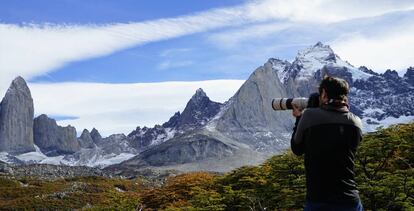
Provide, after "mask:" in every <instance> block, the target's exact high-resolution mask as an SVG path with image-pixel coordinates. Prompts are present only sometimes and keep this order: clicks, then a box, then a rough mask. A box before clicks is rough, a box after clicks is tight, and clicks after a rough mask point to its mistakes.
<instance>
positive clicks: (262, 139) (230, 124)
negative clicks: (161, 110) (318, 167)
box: [108, 42, 414, 173]
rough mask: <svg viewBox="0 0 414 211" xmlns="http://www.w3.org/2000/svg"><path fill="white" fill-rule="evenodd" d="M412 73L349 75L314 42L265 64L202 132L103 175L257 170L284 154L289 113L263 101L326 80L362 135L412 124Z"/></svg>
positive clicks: (351, 71)
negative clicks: (344, 98) (332, 79)
mask: <svg viewBox="0 0 414 211" xmlns="http://www.w3.org/2000/svg"><path fill="white" fill-rule="evenodd" d="M413 70H414V69H413V68H409V69H408V70H407V73H406V74H405V75H404V77H399V76H398V74H397V73H396V72H395V71H387V72H385V73H384V74H377V73H375V72H374V71H372V70H369V69H367V68H365V67H360V68H356V67H354V66H352V65H351V64H349V63H348V62H346V61H343V60H342V59H341V58H340V57H339V56H338V55H336V54H335V53H334V52H333V50H332V49H331V48H330V47H329V46H328V45H323V44H322V43H320V42H318V43H317V44H316V45H314V46H311V47H309V48H307V49H305V50H302V51H300V52H299V53H298V55H297V56H296V58H295V60H294V61H293V62H292V63H291V62H289V61H284V60H280V59H273V58H271V59H269V60H268V61H267V62H266V63H265V64H264V65H263V66H261V67H259V68H257V69H256V70H255V71H254V72H253V73H252V75H251V76H250V77H249V79H248V80H247V81H246V82H245V83H244V84H243V85H242V87H241V88H240V89H239V90H238V91H237V93H236V94H235V95H234V96H233V97H232V98H231V99H230V100H229V101H228V102H227V103H226V104H225V105H224V106H222V108H221V110H220V112H218V113H217V115H216V116H215V117H213V118H212V119H211V120H210V121H209V122H208V123H207V124H206V125H205V126H204V127H200V128H199V129H197V130H195V131H194V130H191V131H188V132H187V133H184V134H183V135H181V136H177V137H174V138H172V139H170V140H168V141H165V142H164V143H162V144H160V145H158V146H155V147H152V148H150V149H148V150H146V151H144V152H143V153H141V154H140V155H138V156H136V157H134V158H132V159H130V160H128V161H125V162H123V163H121V164H119V165H114V166H111V167H108V169H110V170H113V171H115V172H118V173H120V172H129V173H130V172H131V170H132V171H133V169H135V168H146V167H151V168H158V169H159V168H161V169H179V170H184V171H192V170H210V171H227V170H230V169H232V168H235V167H238V166H241V165H248V164H257V163H260V162H262V161H263V159H265V158H267V157H269V156H271V155H273V154H274V153H280V152H282V151H283V150H286V149H287V148H288V146H289V139H290V134H291V130H292V127H293V118H292V117H291V114H290V112H289V111H287V112H286V111H273V110H272V109H271V106H270V105H271V99H272V98H275V97H293V96H305V97H306V96H309V94H311V93H313V92H317V87H318V85H319V82H320V80H321V79H322V78H323V77H324V75H326V74H328V75H331V76H337V77H341V78H344V79H345V80H347V81H348V82H349V84H350V85H351V87H352V89H351V92H350V96H349V98H350V103H351V110H352V111H353V112H354V113H356V114H357V115H359V116H360V117H361V118H362V119H363V121H364V126H365V131H371V130H373V129H375V128H376V127H378V126H381V125H385V126H387V125H388V124H389V123H391V122H392V123H403V122H408V121H413V120H414V114H413V111H414V108H413V105H414V104H413V100H414V96H413V94H412V93H414V86H413V83H412V81H413V75H414V73H413ZM390 105H391V106H390Z"/></svg>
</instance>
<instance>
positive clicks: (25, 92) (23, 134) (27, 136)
mask: <svg viewBox="0 0 414 211" xmlns="http://www.w3.org/2000/svg"><path fill="white" fill-rule="evenodd" d="M33 115H34V108H33V99H32V96H31V94H30V90H29V88H28V87H27V84H26V81H25V80H24V79H23V78H22V77H20V76H19V77H17V78H16V79H14V80H13V82H12V83H11V85H10V88H9V89H8V90H7V93H6V95H5V97H4V98H3V100H2V101H1V104H0V151H6V152H9V153H12V154H20V153H25V152H30V151H35V148H34V145H33Z"/></svg>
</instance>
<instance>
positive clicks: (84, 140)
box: [79, 129, 95, 148]
mask: <svg viewBox="0 0 414 211" xmlns="http://www.w3.org/2000/svg"><path fill="white" fill-rule="evenodd" d="M79 143H80V145H81V147H82V148H93V147H94V146H95V145H94V143H93V139H92V136H91V134H90V133H89V130H87V129H84V130H83V131H82V135H81V136H80V137H79Z"/></svg>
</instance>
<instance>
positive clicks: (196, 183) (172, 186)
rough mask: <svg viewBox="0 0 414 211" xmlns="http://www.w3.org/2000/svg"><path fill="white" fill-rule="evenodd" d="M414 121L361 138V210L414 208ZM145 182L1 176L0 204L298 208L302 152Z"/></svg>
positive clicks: (31, 206) (301, 191)
mask: <svg viewBox="0 0 414 211" xmlns="http://www.w3.org/2000/svg"><path fill="white" fill-rule="evenodd" d="M413 166H414V123H411V124H405V125H395V126H392V127H390V128H387V129H381V130H379V131H377V132H375V133H370V134H367V135H365V136H364V140H363V142H362V143H361V145H360V147H359V149H358V154H357V160H356V173H357V177H356V180H357V183H358V187H359V190H360V196H361V198H362V202H363V204H364V207H365V209H366V210H414V168H413ZM143 184H145V181H143V180H138V179H137V180H125V179H108V178H102V177H84V178H72V179H62V180H57V181H41V180H36V179H30V178H22V179H19V180H12V179H7V178H0V209H85V210H134V209H136V210H137V209H141V208H142V210H206V211H207V210H264V208H266V210H303V205H304V203H305V174H304V165H303V158H302V157H297V156H295V155H293V154H292V153H285V154H283V155H277V156H274V157H272V158H270V159H268V160H267V161H266V162H264V163H263V164H262V165H260V166H245V167H241V168H238V169H236V170H234V171H232V172H229V173H227V174H225V175H221V176H219V175H213V174H209V173H203V172H195V173H187V174H182V175H178V176H175V177H170V178H168V179H167V180H166V182H165V183H164V184H163V185H161V186H159V187H147V186H146V185H143Z"/></svg>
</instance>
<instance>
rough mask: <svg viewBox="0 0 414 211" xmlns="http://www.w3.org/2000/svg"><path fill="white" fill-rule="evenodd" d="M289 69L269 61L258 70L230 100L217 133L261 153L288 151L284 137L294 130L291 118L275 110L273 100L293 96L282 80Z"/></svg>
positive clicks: (219, 122) (220, 119)
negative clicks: (283, 73)
mask: <svg viewBox="0 0 414 211" xmlns="http://www.w3.org/2000/svg"><path fill="white" fill-rule="evenodd" d="M286 65H287V64H284V63H282V61H279V60H269V61H268V62H266V63H265V64H264V65H263V66H261V67H259V68H258V69H256V70H255V71H254V72H253V74H252V75H251V76H250V77H249V79H248V80H247V81H246V82H245V83H244V84H243V85H242V87H241V88H240V89H239V90H238V91H237V93H236V94H235V95H234V96H233V97H232V98H231V99H230V101H229V103H228V105H227V106H226V107H227V109H226V110H225V111H224V113H223V115H222V116H221V117H220V118H219V119H218V122H217V125H216V130H218V131H220V132H222V133H223V134H226V135H227V136H228V137H231V138H233V139H235V140H238V141H240V142H242V143H245V144H247V145H249V146H251V147H252V148H253V149H255V150H257V151H260V152H272V153H273V152H280V151H281V150H284V149H286V148H287V143H288V142H287V135H285V134H284V133H286V131H288V129H290V128H292V125H293V122H292V118H291V114H290V113H289V112H283V111H273V109H272V107H271V102H272V98H276V97H288V96H290V95H289V94H288V93H287V91H286V89H285V88H284V87H283V84H282V83H281V82H280V81H279V78H278V71H282V69H284V66H286ZM282 67H283V68H282Z"/></svg>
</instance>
